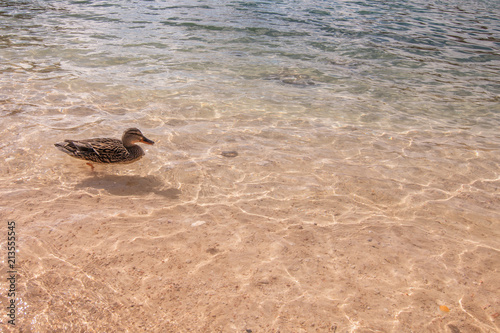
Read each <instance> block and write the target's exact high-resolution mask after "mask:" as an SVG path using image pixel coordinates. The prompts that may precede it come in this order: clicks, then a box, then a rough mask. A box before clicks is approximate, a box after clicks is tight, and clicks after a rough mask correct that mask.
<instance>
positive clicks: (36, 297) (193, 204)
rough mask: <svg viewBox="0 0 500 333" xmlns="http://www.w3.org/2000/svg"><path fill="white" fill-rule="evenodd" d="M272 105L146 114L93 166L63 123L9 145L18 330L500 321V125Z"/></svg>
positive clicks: (380, 326) (449, 327)
mask: <svg viewBox="0 0 500 333" xmlns="http://www.w3.org/2000/svg"><path fill="white" fill-rule="evenodd" d="M255 122H256V121H254V120H238V121H235V122H234V123H232V124H231V126H222V125H224V124H221V123H216V122H203V123H197V122H196V121H188V122H182V121H179V122H175V121H172V122H170V125H169V126H171V132H170V134H169V135H167V136H163V137H162V136H160V135H159V129H156V130H155V129H148V128H144V126H142V128H141V129H142V130H143V132H144V134H145V135H146V136H148V137H149V138H150V139H152V140H154V141H156V142H157V144H156V145H155V146H153V147H147V152H146V157H145V158H144V159H143V160H141V161H140V162H137V163H135V164H131V165H127V166H116V167H114V166H97V167H96V172H94V173H93V172H91V171H90V168H88V167H87V166H85V163H83V162H81V161H77V160H73V159H70V158H69V157H66V156H64V155H63V154H61V153H60V152H58V151H57V150H55V148H53V147H51V143H52V141H53V142H55V141H57V139H60V137H58V136H59V135H60V133H55V134H51V135H50V136H49V137H47V138H45V139H44V140H45V141H43V140H42V141H41V142H40V147H41V148H40V149H39V150H35V151H34V152H33V151H32V153H31V154H28V155H19V156H14V157H15V158H13V159H9V160H7V161H6V162H5V163H4V168H3V172H2V177H3V179H4V180H5V179H10V180H13V179H14V180H15V181H11V182H10V183H5V182H4V183H3V185H2V188H1V193H2V208H1V211H0V214H1V216H2V220H4V221H5V220H7V219H9V220H15V221H16V222H17V225H18V227H17V232H18V239H19V245H18V249H19V252H18V254H17V256H18V260H19V267H18V273H19V275H18V286H17V288H18V295H19V297H18V298H17V302H18V303H17V306H18V313H17V321H18V325H17V329H18V330H19V332H141V331H143V332H452V333H457V332H463V333H465V332H497V331H498V330H499V326H500V317H499V312H500V303H499V299H498V288H499V286H500V285H499V281H500V273H499V271H498V267H500V256H499V241H498V240H499V239H500V238H499V236H500V232H499V228H498V223H499V221H500V213H499V210H498V207H500V200H499V193H500V178H499V168H498V166H499V162H500V160H499V156H500V155H499V154H498V152H499V146H498V144H495V143H494V142H495V141H494V140H495V137H488V136H481V135H473V134H471V133H470V131H460V130H457V131H452V132H450V131H441V132H440V131H413V132H392V133H391V132H384V131H373V130H367V129H365V128H363V127H362V126H359V127H353V126H346V127H338V128H332V127H331V126H323V125H322V124H320V123H318V122H314V121H302V122H299V123H297V122H293V121H282V120H280V121H278V122H276V123H274V124H273V126H270V127H267V128H266V129H263V127H262V126H257V125H256V124H255ZM225 125H227V124H225ZM196 128H199V130H196ZM221 128H230V130H222V129H221ZM207 133H208V135H207ZM496 139H497V138H496ZM24 140H28V142H27V143H26V145H25V146H28V147H29V146H30V145H31V146H33V145H32V144H34V142H35V141H36V140H39V138H37V137H33V138H32V139H31V138H28V139H24ZM29 140H33V142H29ZM224 151H237V152H238V156H235V157H231V156H230V157H226V156H224V155H221V152H224ZM20 154H21V153H20ZM23 165H25V166H30V165H37V168H36V170H34V169H33V168H31V169H30V170H29V171H24V172H23V171H22V170H23V168H22V166H23ZM4 238H5V237H2V243H1V245H2V248H5V239H4ZM6 274H7V273H6V268H5V267H3V268H2V269H1V271H0V275H1V276H6ZM0 286H1V287H2V290H3V291H4V290H5V287H6V282H5V279H2V284H0ZM3 291H2V293H1V296H0V301H1V302H2V305H4V304H6V303H5V302H6V301H7V298H6V297H5V295H6V294H5V292H3ZM442 305H445V306H446V307H447V308H448V309H449V312H445V311H442V310H440V306H442ZM2 307H3V306H2ZM443 309H444V308H443ZM0 318H1V322H2V326H0V327H1V328H2V331H5V332H9V331H12V330H11V329H10V327H9V326H8V325H7V324H6V316H5V311H3V312H2V313H1V316H0Z"/></svg>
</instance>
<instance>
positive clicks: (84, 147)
mask: <svg viewBox="0 0 500 333" xmlns="http://www.w3.org/2000/svg"><path fill="white" fill-rule="evenodd" d="M137 142H141V143H145V144H148V145H152V144H154V142H153V141H151V140H149V139H148V138H146V137H145V136H144V135H143V134H142V133H141V131H139V130H138V129H137V128H129V129H128V130H126V131H125V132H124V133H123V136H122V139H121V141H120V140H118V139H110V138H95V139H87V140H64V142H58V143H56V144H54V145H55V146H56V148H57V149H59V150H60V151H62V152H64V153H66V154H68V155H69V156H71V157H75V158H79V159H82V160H87V161H91V162H96V163H132V162H135V161H138V160H140V159H141V157H142V156H144V151H143V150H142V148H141V147H139V146H138V145H136V144H135V143H137ZM87 164H88V165H89V166H90V167H91V168H92V170H94V166H93V165H92V163H87Z"/></svg>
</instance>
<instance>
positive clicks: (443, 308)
mask: <svg viewBox="0 0 500 333" xmlns="http://www.w3.org/2000/svg"><path fill="white" fill-rule="evenodd" d="M439 310H441V311H443V312H450V309H449V308H448V307H447V306H446V305H440V306H439Z"/></svg>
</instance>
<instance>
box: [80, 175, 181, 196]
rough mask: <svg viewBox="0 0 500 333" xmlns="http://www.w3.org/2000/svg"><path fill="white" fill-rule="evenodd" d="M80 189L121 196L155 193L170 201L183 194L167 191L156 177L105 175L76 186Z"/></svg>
mask: <svg viewBox="0 0 500 333" xmlns="http://www.w3.org/2000/svg"><path fill="white" fill-rule="evenodd" d="M75 187H76V188H78V189H82V188H88V187H93V188H95V189H98V190H105V191H107V192H108V193H109V194H112V195H119V196H131V195H138V196H140V195H146V194H149V193H154V194H157V195H161V196H163V197H165V198H168V199H178V198H179V195H180V194H181V193H182V192H181V190H179V189H176V188H168V189H165V184H164V183H163V182H162V181H161V180H160V179H158V178H157V177H155V176H146V177H141V176H118V175H105V176H102V177H90V178H86V179H84V180H82V181H81V182H80V183H79V184H77V185H76V186H75Z"/></svg>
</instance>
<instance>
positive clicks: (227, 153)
mask: <svg viewBox="0 0 500 333" xmlns="http://www.w3.org/2000/svg"><path fill="white" fill-rule="evenodd" d="M220 154H221V155H222V156H224V157H236V156H238V152H237V151H236V150H226V151H223V152H222V153H220Z"/></svg>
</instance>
